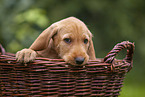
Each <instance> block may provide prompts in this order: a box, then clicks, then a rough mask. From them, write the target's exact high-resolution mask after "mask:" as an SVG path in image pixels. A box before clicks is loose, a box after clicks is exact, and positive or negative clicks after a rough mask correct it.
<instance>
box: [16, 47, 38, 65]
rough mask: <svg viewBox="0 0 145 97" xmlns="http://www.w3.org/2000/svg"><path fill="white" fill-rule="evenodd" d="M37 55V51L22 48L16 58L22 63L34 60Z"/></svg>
mask: <svg viewBox="0 0 145 97" xmlns="http://www.w3.org/2000/svg"><path fill="white" fill-rule="evenodd" d="M36 56H37V53H36V52H35V51H34V50H31V49H22V50H21V51H18V52H17V53H16V59H17V61H18V62H20V63H28V62H31V61H33V60H34V59H35V58H36Z"/></svg>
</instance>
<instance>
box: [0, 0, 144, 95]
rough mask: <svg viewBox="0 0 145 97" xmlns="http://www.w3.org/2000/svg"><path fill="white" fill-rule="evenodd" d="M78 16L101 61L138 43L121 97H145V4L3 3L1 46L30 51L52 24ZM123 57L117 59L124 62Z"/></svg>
mask: <svg viewBox="0 0 145 97" xmlns="http://www.w3.org/2000/svg"><path fill="white" fill-rule="evenodd" d="M70 16H74V17H77V18H79V19H80V20H82V21H84V22H85V24H86V25H87V26H88V28H89V29H90V31H91V32H92V33H93V35H94V37H93V41H94V45H95V51H96V56H97V58H103V57H104V56H105V55H106V54H107V53H108V52H109V51H110V50H111V49H112V48H113V46H114V45H115V44H117V43H119V42H122V41H125V40H128V41H131V42H134V43H135V46H136V47H135V53H134V64H133V65H134V67H133V69H132V70H131V71H130V72H129V73H128V74H127V76H126V78H125V81H124V87H123V88H122V92H121V95H120V97H143V96H144V95H145V64H144V63H145V60H144V58H145V0H0V43H1V44H2V45H3V46H4V48H6V51H7V52H11V53H16V52H17V51H18V50H21V49H23V48H27V47H29V46H30V45H31V44H32V43H33V41H34V40H35V39H36V38H37V37H38V35H39V34H40V33H41V32H42V31H43V30H44V29H45V28H47V27H48V26H50V25H51V24H52V23H54V22H56V21H59V20H61V19H64V18H67V17H70ZM124 56H125V53H123V52H121V53H119V56H118V57H117V58H123V57H124Z"/></svg>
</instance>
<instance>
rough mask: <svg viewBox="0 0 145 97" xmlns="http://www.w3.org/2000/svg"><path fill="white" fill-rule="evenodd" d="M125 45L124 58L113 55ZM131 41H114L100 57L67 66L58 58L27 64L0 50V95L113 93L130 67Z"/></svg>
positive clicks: (46, 96) (89, 95) (53, 96)
mask: <svg viewBox="0 0 145 97" xmlns="http://www.w3.org/2000/svg"><path fill="white" fill-rule="evenodd" d="M124 48H125V49H127V55H126V58H125V59H123V60H116V59H114V57H115V56H116V54H117V53H118V52H119V51H121V50H122V49H124ZM133 49H134V44H133V43H130V42H128V41H127V42H126V41H125V42H122V43H119V44H117V45H116V46H115V47H114V48H113V49H112V50H111V51H110V52H109V53H108V55H107V56H106V57H105V58H104V59H97V60H94V61H89V62H88V64H86V65H85V66H71V65H70V64H67V63H66V62H64V61H63V60H62V59H48V58H37V59H36V60H35V61H34V62H33V63H29V64H28V65H27V66H24V64H20V63H18V62H16V59H15V55H14V54H11V53H5V52H4V49H3V48H1V53H0V97H20V96H21V97H27V96H28V97H40V96H41V97H78V96H79V97H96V96H97V97H98V96H101V97H105V96H106V97H107V96H109V97H110V96H111V97H117V96H118V95H119V92H120V91H121V89H120V88H121V87H122V84H123V79H124V77H125V75H126V73H127V72H129V70H130V69H131V67H132V54H133Z"/></svg>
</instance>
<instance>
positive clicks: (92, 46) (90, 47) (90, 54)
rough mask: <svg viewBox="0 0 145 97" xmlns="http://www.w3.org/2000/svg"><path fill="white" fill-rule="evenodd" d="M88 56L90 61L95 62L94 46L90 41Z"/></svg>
mask: <svg viewBox="0 0 145 97" xmlns="http://www.w3.org/2000/svg"><path fill="white" fill-rule="evenodd" d="M88 55H89V57H90V58H89V59H90V60H96V56H95V50H94V45H93V41H92V40H91V41H90V46H89V49H88Z"/></svg>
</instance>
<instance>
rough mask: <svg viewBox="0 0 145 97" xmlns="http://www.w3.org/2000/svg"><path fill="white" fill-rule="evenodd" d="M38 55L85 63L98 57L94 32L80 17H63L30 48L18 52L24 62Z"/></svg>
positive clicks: (19, 58)
mask: <svg viewBox="0 0 145 97" xmlns="http://www.w3.org/2000/svg"><path fill="white" fill-rule="evenodd" d="M37 56H40V57H48V58H63V59H64V61H66V62H68V63H70V64H72V65H84V64H85V63H86V62H87V61H88V60H89V59H90V60H95V59H96V57H95V51H94V46H93V42H92V34H91V32H90V31H89V30H88V28H87V26H86V25H85V24H84V23H83V22H82V21H80V20H79V19H77V18H75V17H69V18H66V19H63V20H61V21H58V22H56V23H54V24H52V25H51V26H50V27H48V28H47V29H46V30H44V31H43V32H42V33H41V34H40V35H39V37H38V38H37V39H36V40H35V41H34V43H33V44H32V45H31V46H30V48H29V49H23V50H21V51H18V52H17V53H16V58H17V60H18V61H19V62H23V63H27V62H30V61H33V60H34V59H35V58H36V57H37Z"/></svg>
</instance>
